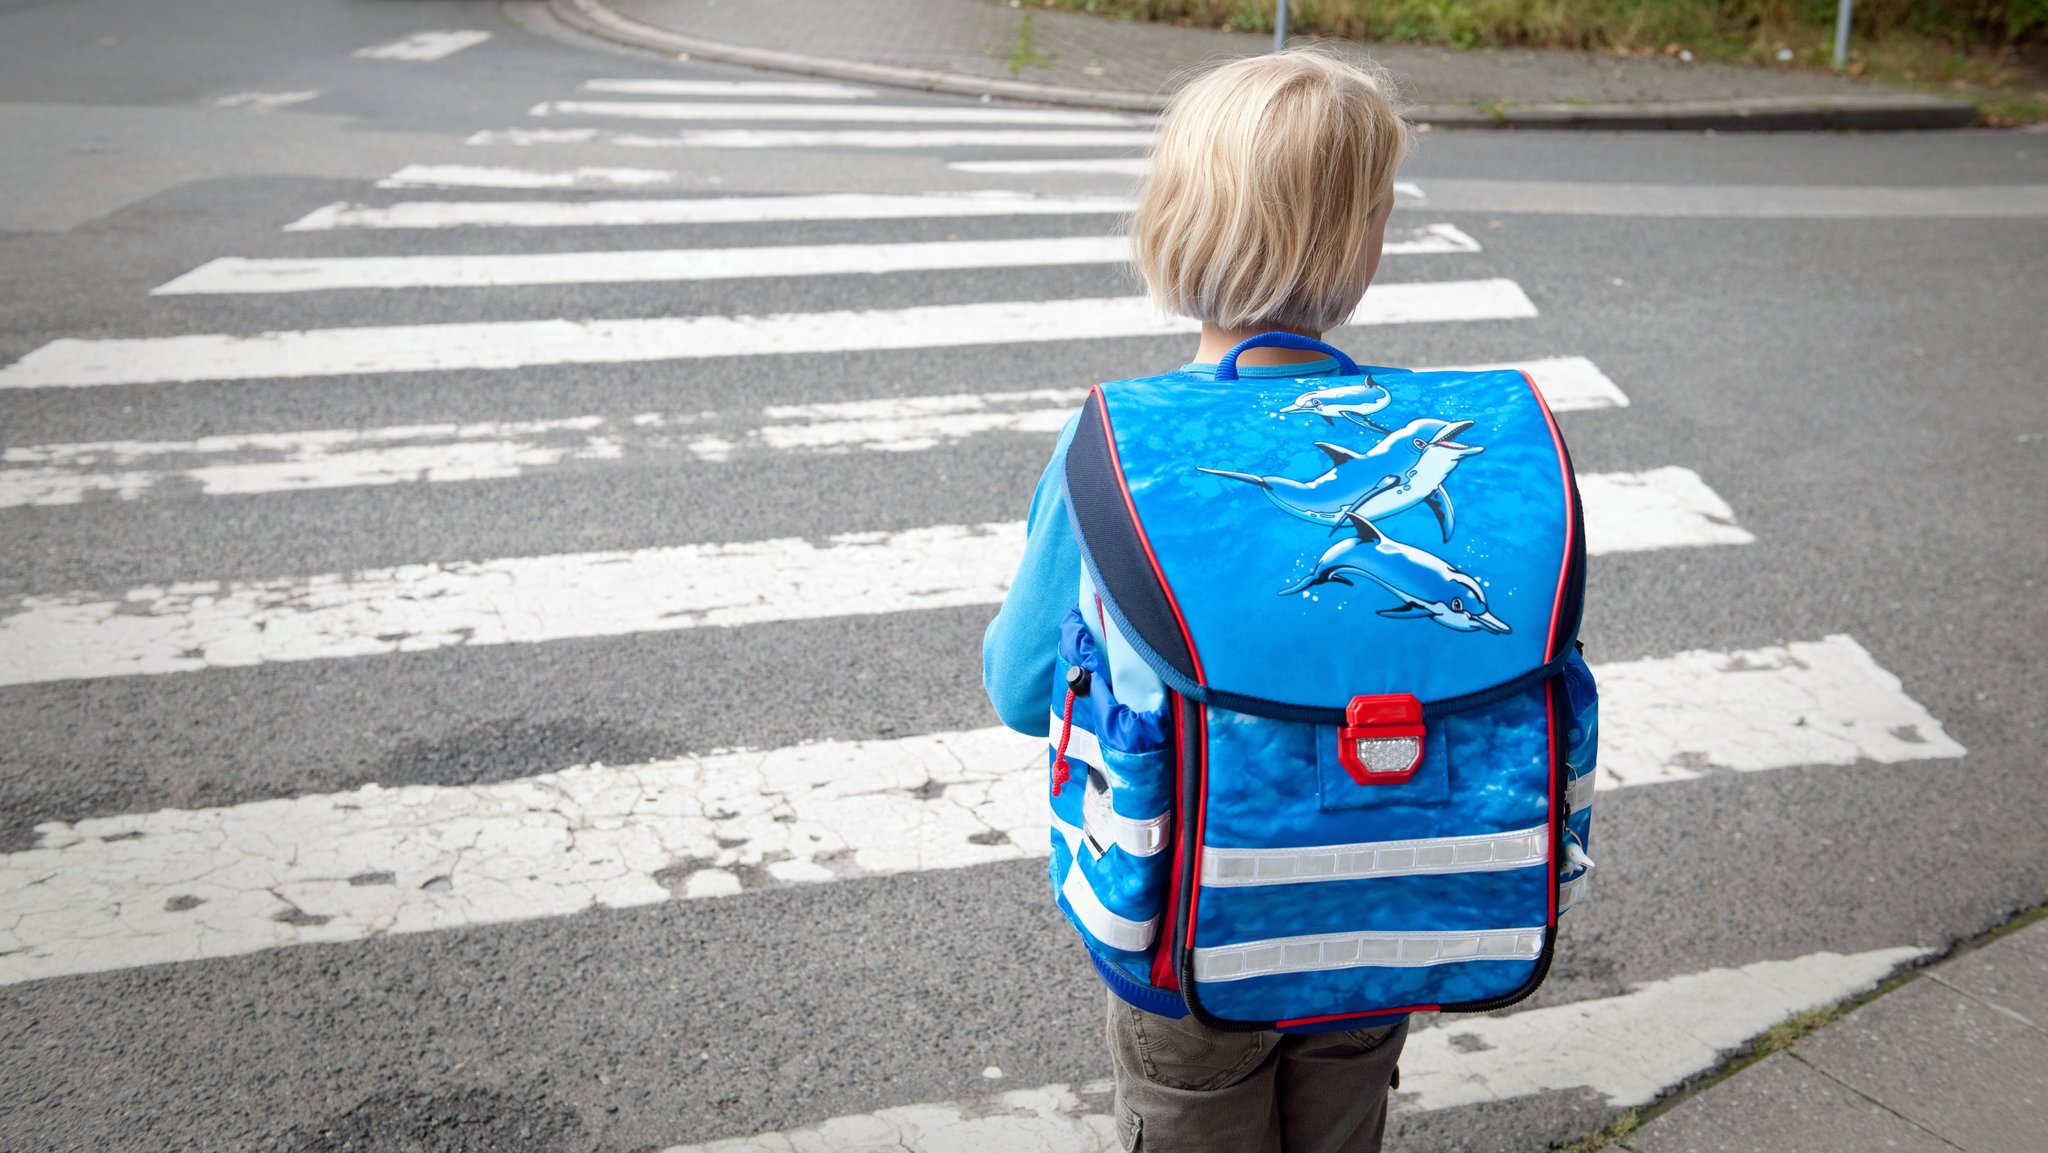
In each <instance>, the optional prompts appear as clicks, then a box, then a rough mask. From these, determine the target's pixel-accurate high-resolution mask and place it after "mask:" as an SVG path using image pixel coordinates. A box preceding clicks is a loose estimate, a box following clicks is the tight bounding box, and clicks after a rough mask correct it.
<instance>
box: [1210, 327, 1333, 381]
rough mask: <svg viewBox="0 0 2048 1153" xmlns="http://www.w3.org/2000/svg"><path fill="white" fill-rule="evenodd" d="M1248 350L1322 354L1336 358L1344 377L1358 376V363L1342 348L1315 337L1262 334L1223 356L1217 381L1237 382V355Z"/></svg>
mask: <svg viewBox="0 0 2048 1153" xmlns="http://www.w3.org/2000/svg"><path fill="white" fill-rule="evenodd" d="M1248 348H1292V349H1298V350H1300V351H1302V352H1320V353H1323V354H1324V355H1326V356H1333V357H1336V358H1337V370H1338V371H1339V372H1340V373H1342V374H1343V375H1345V376H1357V375H1358V362H1357V361H1355V360H1352V359H1351V358H1350V357H1348V356H1346V355H1344V350H1343V349H1341V348H1337V347H1335V346H1333V345H1328V344H1324V343H1323V342H1322V341H1320V340H1317V339H1315V338H1314V337H1308V336H1298V335H1296V334H1295V333H1292V332H1262V333H1260V334H1258V335H1257V336H1254V337H1252V338H1251V339H1250V340H1247V341H1244V342H1243V343H1241V344H1239V345H1238V346H1237V347H1236V348H1233V349H1231V350H1230V351H1229V352H1226V353H1224V354H1223V359H1222V360H1219V361H1217V362H1216V379H1217V380H1236V379H1237V378H1238V377H1237V355H1238V353H1241V352H1243V351H1244V350H1245V349H1248Z"/></svg>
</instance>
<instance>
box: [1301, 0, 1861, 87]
mask: <svg viewBox="0 0 2048 1153" xmlns="http://www.w3.org/2000/svg"><path fill="white" fill-rule="evenodd" d="M1282 2H1283V3H1284V2H1285V0H1282ZM1855 10H1856V0H1839V3H1837V4H1836V5H1835V71H1837V72H1840V71H1841V70H1842V68H1843V66H1844V65H1846V64H1848V63H1849V14H1850V13H1851V12H1854V11H1855Z"/></svg>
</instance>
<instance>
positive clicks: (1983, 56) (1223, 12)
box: [1025, 0, 2048, 126]
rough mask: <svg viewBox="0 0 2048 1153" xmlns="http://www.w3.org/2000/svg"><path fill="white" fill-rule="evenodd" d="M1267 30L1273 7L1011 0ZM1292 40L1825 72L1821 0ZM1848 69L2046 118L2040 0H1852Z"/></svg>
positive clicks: (1440, 19)
mask: <svg viewBox="0 0 2048 1153" xmlns="http://www.w3.org/2000/svg"><path fill="white" fill-rule="evenodd" d="M1025 2H1026V3H1027V4H1037V5H1039V6H1041V7H1045V8H1066V9H1073V10H1078V11H1084V12H1094V13H1098V14H1101V15H1105V16H1114V17H1121V18H1124V19H1136V20H1159V21H1165V22H1170V23H1174V24H1180V25H1184V26H1192V27H1204V28H1234V29H1238V30H1241V31H1247V32H1270V31H1272V28H1273V9H1274V4H1273V0H1025ZM1289 13H1290V16H1289V28H1290V30H1291V31H1293V32H1296V33H1300V34H1303V35H1313V36H1335V37H1341V38H1344V39H1349V40H1360V41H1366V42H1388V43H1409V44H1431V45H1440V46H1445V47H1455V48H1478V49H1484V48H1570V49H1578V50H1582V51H1596V52H1604V53H1609V54H1612V55H1615V56H1652V55H1659V56H1670V57H1674V58H1679V59H1682V60H1688V61H1689V60H1710V61H1716V62H1720V63H1727V64H1742V65H1749V66H1754V67H1763V68H1779V69H1804V70H1809V71H1828V70H1830V69H1831V68H1832V64H1833V60H1832V57H1833V52H1834V18H1835V2H1834V0H1291V2H1290V4H1289ZM1849 60H1850V64H1849V69H1848V71H1849V73H1850V74H1851V75H1852V76H1862V77H1868V78H1870V79H1873V80H1878V81H1882V82H1884V83H1887V84H1892V85H1896V86H1899V87H1905V88H1912V89H1915V90H1918V91H1923V92H1934V93H1939V94H1941V95H1946V96H1953V97H1958V98H1961V99H1966V100H1969V101H1971V102H1972V103H1974V104H1975V105H1976V106H1977V109H1978V112H1979V114H1980V115H1981V116H1982V118H1983V120H1984V122H1985V123H1986V124H1990V125H1994V126H2004V125H2014V124H2032V123H2039V122H2041V121H2044V120H2048V0H1858V3H1857V4H1856V22H1855V27H1854V31H1853V34H1852V36H1851V39H1850V56H1849Z"/></svg>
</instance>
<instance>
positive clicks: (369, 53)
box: [355, 29, 491, 64]
mask: <svg viewBox="0 0 2048 1153" xmlns="http://www.w3.org/2000/svg"><path fill="white" fill-rule="evenodd" d="M490 38H491V34H490V33H488V32H479V31H475V30H473V29H471V30H462V31H448V32H416V33H414V34H413V35H411V36H407V37H406V38H405V39H403V40H393V41H392V42H391V43H389V44H379V45H377V46H375V47H373V48H358V49H357V50H356V51H355V55H356V56H358V57H360V58H362V59H364V60H406V61H411V62H413V63H416V64H418V63H426V62H428V61H432V60H439V59H441V58H442V57H444V56H453V55H455V54H456V53H457V52H460V51H462V50H463V49H464V48H474V47H476V46H477V45H479V44H482V43H483V42H484V41H486V40H489V39H490Z"/></svg>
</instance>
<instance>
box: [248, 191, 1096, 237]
mask: <svg viewBox="0 0 2048 1153" xmlns="http://www.w3.org/2000/svg"><path fill="white" fill-rule="evenodd" d="M1134 206H1135V202H1134V201H1132V200H1130V199H1128V198H1126V197H1112V196H1031V195H1028V194H1026V193H1021V192H1002V191H988V192H927V193H919V194H913V195H894V196H891V195H873V194H865V193H857V192H834V193H823V194H819V195H814V196H758V197H743V196H735V197H698V198H694V199H684V198H675V199H662V200H584V201H562V200H528V201H520V200H498V201H461V200H419V201H407V202H401V203H398V204H390V205H374V206H373V205H363V204H345V203H344V204H329V205H327V206H325V207H323V208H316V209H314V210H313V211H312V212H309V213H307V214H306V215H305V216H303V217H301V218H300V219H298V220H295V221H293V222H292V223H290V224H287V225H285V231H287V232H325V231H327V230H329V229H334V228H465V227H496V228H576V227H587V228H616V227H620V226H623V225H635V224H763V223H770V222H779V221H797V220H914V219H921V218H925V217H949V216H1091V215H1104V214H1111V213H1122V212H1129V211H1130V210H1131V209H1132V208H1133V207H1134Z"/></svg>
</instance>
